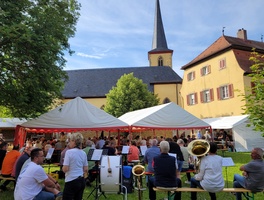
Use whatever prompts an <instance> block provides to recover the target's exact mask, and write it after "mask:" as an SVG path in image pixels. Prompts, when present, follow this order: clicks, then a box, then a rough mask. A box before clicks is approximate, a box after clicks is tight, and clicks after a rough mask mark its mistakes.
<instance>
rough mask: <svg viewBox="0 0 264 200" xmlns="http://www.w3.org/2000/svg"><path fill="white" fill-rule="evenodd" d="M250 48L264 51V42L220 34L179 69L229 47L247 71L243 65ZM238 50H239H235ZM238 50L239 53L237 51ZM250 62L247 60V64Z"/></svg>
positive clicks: (250, 50) (246, 69) (209, 57)
mask: <svg viewBox="0 0 264 200" xmlns="http://www.w3.org/2000/svg"><path fill="white" fill-rule="evenodd" d="M252 48H256V51H257V52H259V53H264V43H263V42H257V41H253V40H244V39H241V38H236V37H230V36H221V37H220V38H218V39H217V40H216V41H215V42H214V43H213V44H212V45H211V46H209V47H208V48H207V49H206V50H205V51H203V52H202V53H201V54H200V55H198V56H197V57H196V58H195V59H193V60H192V61H191V62H189V63H188V64H186V65H184V66H183V67H182V68H181V69H183V70H184V69H188V68H190V67H192V66H194V65H196V64H198V63H200V62H203V61H206V60H208V59H211V58H212V57H214V56H216V55H218V54H221V53H223V52H226V51H228V50H230V49H232V50H234V52H235V53H236V58H237V60H238V61H239V60H240V62H242V60H243V67H241V68H242V69H244V70H245V71H248V69H249V66H250V65H249V66H245V64H246V62H245V60H248V59H249V56H250V52H252ZM235 50H240V51H235ZM242 51H244V52H249V54H247V53H242ZM238 52H240V53H238ZM249 63H250V62H247V64H249Z"/></svg>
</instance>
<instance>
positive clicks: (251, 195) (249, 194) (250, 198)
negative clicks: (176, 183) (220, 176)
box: [153, 187, 254, 200]
mask: <svg viewBox="0 0 264 200" xmlns="http://www.w3.org/2000/svg"><path fill="white" fill-rule="evenodd" d="M153 190H154V191H156V192H167V195H168V200H171V199H173V196H174V192H208V191H206V190H203V189H201V188H189V187H182V188H164V187H154V188H153ZM219 192H231V193H235V192H241V193H242V194H243V195H244V196H245V197H246V199H248V200H254V193H252V192H251V191H250V190H248V189H245V188H224V189H223V190H221V191H219Z"/></svg>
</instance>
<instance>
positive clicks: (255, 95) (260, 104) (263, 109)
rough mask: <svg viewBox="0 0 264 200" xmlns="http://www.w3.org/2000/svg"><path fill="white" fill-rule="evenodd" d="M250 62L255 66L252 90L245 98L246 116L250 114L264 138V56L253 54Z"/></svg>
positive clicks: (252, 76) (248, 91)
mask: <svg viewBox="0 0 264 200" xmlns="http://www.w3.org/2000/svg"><path fill="white" fill-rule="evenodd" d="M250 60H252V61H253V62H254V64H253V65H252V66H251V67H250V68H251V71H252V73H251V74H249V76H250V77H251V83H252V84H251V88H249V89H248V90H247V93H246V94H245V95H243V96H244V100H245V108H244V110H245V114H249V119H250V121H251V122H252V124H253V125H254V126H255V130H257V131H260V132H262V133H263V136H264V55H261V54H259V53H257V52H256V51H254V52H252V53H251V57H250Z"/></svg>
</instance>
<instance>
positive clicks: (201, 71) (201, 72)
mask: <svg viewBox="0 0 264 200" xmlns="http://www.w3.org/2000/svg"><path fill="white" fill-rule="evenodd" d="M200 74H201V76H203V68H201V69H200Z"/></svg>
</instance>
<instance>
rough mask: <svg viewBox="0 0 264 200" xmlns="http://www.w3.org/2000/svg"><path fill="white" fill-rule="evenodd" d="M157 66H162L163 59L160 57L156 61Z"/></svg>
mask: <svg viewBox="0 0 264 200" xmlns="http://www.w3.org/2000/svg"><path fill="white" fill-rule="evenodd" d="M158 66H163V58H162V57H161V56H160V57H159V59H158Z"/></svg>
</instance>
